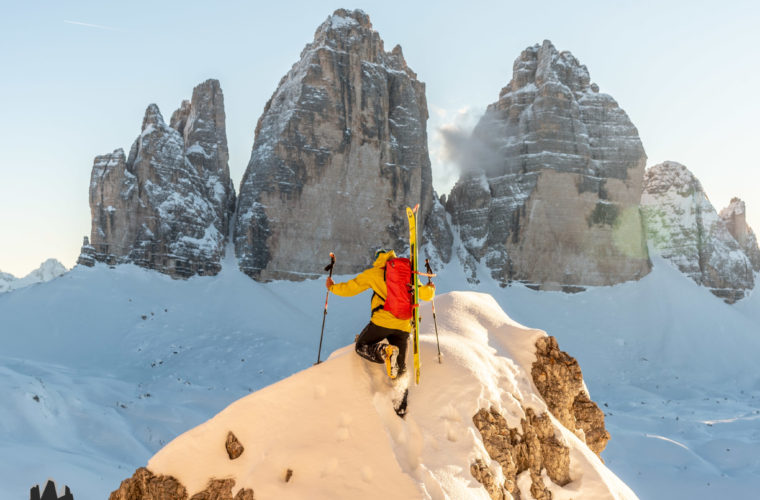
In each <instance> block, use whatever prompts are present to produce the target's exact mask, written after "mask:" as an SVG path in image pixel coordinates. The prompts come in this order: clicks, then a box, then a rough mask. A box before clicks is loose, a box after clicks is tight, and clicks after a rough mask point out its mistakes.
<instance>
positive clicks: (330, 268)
mask: <svg viewBox="0 0 760 500" xmlns="http://www.w3.org/2000/svg"><path fill="white" fill-rule="evenodd" d="M334 266H335V254H334V253H332V252H330V263H329V264H327V265H326V266H325V271H330V278H332V272H333V267H334ZM329 298H330V290H327V295H325V311H324V313H323V314H322V331H321V332H320V333H319V351H318V352H317V362H316V363H314V364H315V365H318V364H319V363H321V361H320V359H319V358H320V357H321V356H322V336H323V335H324V334H325V320H326V319H327V300H328V299H329Z"/></svg>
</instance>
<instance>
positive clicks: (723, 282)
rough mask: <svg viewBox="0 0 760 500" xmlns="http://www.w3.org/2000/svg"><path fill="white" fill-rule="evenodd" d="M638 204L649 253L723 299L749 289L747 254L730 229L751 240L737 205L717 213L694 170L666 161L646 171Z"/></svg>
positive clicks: (750, 269)
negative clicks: (723, 216)
mask: <svg viewBox="0 0 760 500" xmlns="http://www.w3.org/2000/svg"><path fill="white" fill-rule="evenodd" d="M641 205H642V210H643V212H644V216H645V221H646V230H647V238H648V240H649V247H650V251H651V252H652V253H653V254H657V255H661V256H662V257H664V258H666V259H668V260H670V261H671V262H673V264H675V265H676V267H678V269H679V270H680V271H681V272H683V273H684V274H686V275H687V276H689V277H690V278H691V279H693V280H694V281H695V282H696V283H698V284H700V285H702V286H705V287H707V288H709V289H710V291H711V292H712V293H713V294H715V295H716V296H718V297H720V298H722V299H724V300H725V301H726V302H728V303H733V302H736V301H737V300H739V299H741V298H743V297H744V295H745V293H746V291H747V290H750V289H752V288H753V287H754V272H753V265H752V262H751V260H750V257H748V256H747V254H746V253H745V251H744V249H743V248H742V245H740V243H739V241H737V240H736V239H735V238H734V236H733V235H732V233H731V231H730V230H729V227H732V228H733V230H734V231H735V232H736V234H737V235H739V236H740V237H741V236H742V235H744V238H743V239H744V241H745V243H748V242H749V241H750V239H751V237H750V232H749V231H751V230H748V228H746V221H744V220H743V217H740V216H739V214H738V212H737V211H738V209H739V205H738V204H736V205H735V206H734V207H733V209H731V207H729V209H728V210H727V211H726V212H725V219H724V218H721V217H719V216H718V213H717V212H716V211H715V208H714V207H713V205H712V203H710V200H709V199H708V198H707V195H706V194H705V192H704V190H703V189H702V184H701V183H700V182H699V180H697V178H696V177H695V176H694V174H692V173H691V172H690V171H689V170H688V169H687V168H686V167H685V166H684V165H681V164H680V163H676V162H672V161H668V162H664V163H660V164H659V165H655V166H653V167H651V168H649V169H648V170H647V172H646V175H645V178H644V194H643V195H642V197H641ZM732 214H733V215H732Z"/></svg>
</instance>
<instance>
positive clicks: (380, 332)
mask: <svg viewBox="0 0 760 500" xmlns="http://www.w3.org/2000/svg"><path fill="white" fill-rule="evenodd" d="M385 339H388V343H389V344H391V345H395V346H396V347H398V360H397V361H398V372H399V374H401V373H403V372H404V370H406V351H407V348H408V346H409V333H408V332H405V331H402V330H394V329H392V328H385V327H383V326H377V325H376V324H374V323H372V322H370V323H369V324H368V325H367V326H365V327H364V330H362V333H360V334H359V337H358V338H357V339H356V353H357V354H358V355H359V356H361V357H362V358H364V359H368V360H370V361H372V362H374V363H385V359H384V358H383V354H382V351H383V349H384V348H385V346H384V345H383V344H381V343H380V342H382V341H383V340H385Z"/></svg>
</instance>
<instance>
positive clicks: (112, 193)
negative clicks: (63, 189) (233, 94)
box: [79, 80, 235, 277]
mask: <svg viewBox="0 0 760 500" xmlns="http://www.w3.org/2000/svg"><path fill="white" fill-rule="evenodd" d="M227 160H228V151H227V136H226V131H225V115H224V97H223V95H222V89H221V87H220V85H219V82H218V81H217V80H207V81H205V82H203V83H201V84H200V85H198V86H197V87H195V89H193V96H192V99H191V100H190V101H184V102H183V103H182V106H181V107H180V109H178V110H177V111H176V112H175V113H174V114H173V115H172V118H171V123H170V124H166V122H165V121H164V118H163V116H162V115H161V112H160V111H159V109H158V106H156V105H155V104H151V105H150V106H148V108H147V109H146V111H145V117H144V119H143V124H142V132H141V133H140V136H139V137H138V138H137V139H136V140H135V142H134V144H133V145H132V148H131V149H130V151H129V156H125V154H124V151H123V150H122V149H117V150H115V151H114V152H113V153H111V154H107V155H102V156H98V157H96V158H95V162H94V165H93V168H92V176H91V181H90V210H91V212H92V231H91V235H90V238H89V240H85V244H84V245H83V247H82V255H81V256H80V259H79V263H81V264H85V265H92V264H93V263H94V262H95V261H101V262H107V263H109V264H115V263H123V262H132V263H135V264H137V265H140V266H143V267H147V268H150V269H156V270H159V271H161V272H163V273H167V274H170V275H172V276H175V277H188V276H192V275H194V274H216V273H217V272H218V271H219V269H220V268H221V267H220V264H219V261H220V258H221V256H222V254H223V251H224V242H225V241H226V238H227V234H228V230H229V224H230V220H231V217H232V214H233V211H234V208H235V192H234V186H233V185H232V181H231V180H230V174H229V167H228V165H227Z"/></svg>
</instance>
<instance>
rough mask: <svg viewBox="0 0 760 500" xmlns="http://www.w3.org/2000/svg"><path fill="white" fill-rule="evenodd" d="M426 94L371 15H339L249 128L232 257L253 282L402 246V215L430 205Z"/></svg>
mask: <svg viewBox="0 0 760 500" xmlns="http://www.w3.org/2000/svg"><path fill="white" fill-rule="evenodd" d="M427 118H428V111H427V102H426V99H425V85H424V84H423V83H422V82H420V81H419V80H418V79H417V75H416V74H415V73H414V72H413V71H412V70H411V69H410V68H409V66H407V64H406V61H405V60H404V56H403V54H402V52H401V47H399V46H396V47H395V48H394V49H393V50H392V51H391V52H386V51H385V48H384V45H383V41H382V39H381V38H380V35H379V34H378V33H377V32H376V31H374V30H373V28H372V24H371V23H370V20H369V16H367V14H365V13H364V12H362V11H360V10H355V11H348V10H344V9H340V10H336V11H335V13H334V14H333V15H331V16H329V17H328V18H327V20H326V21H325V22H324V23H322V25H320V26H319V28H318V29H317V31H316V33H315V35H314V41H313V42H312V43H310V44H308V45H307V46H306V48H305V49H304V50H303V52H302V53H301V59H300V60H299V61H298V62H297V63H295V64H294V65H293V67H292V69H291V70H290V71H289V72H288V73H287V74H286V75H285V76H284V77H283V78H282V80H281V81H280V84H279V86H278V88H277V89H276V90H275V92H274V94H273V95H272V97H271V99H270V100H269V102H267V104H266V107H265V108H264V113H263V114H262V116H261V118H260V119H259V122H258V125H257V127H256V137H255V140H254V144H253V152H252V154H251V159H250V162H249V164H248V168H247V169H246V171H245V174H244V176H243V180H242V183H241V186H240V197H239V204H238V213H237V222H236V226H235V251H236V255H237V257H238V258H239V260H240V268H241V269H242V270H243V271H244V272H245V273H246V274H248V275H249V276H251V277H254V278H256V279H260V280H268V279H282V278H284V279H296V280H298V279H304V278H308V277H315V276H318V275H321V273H322V268H323V267H324V265H325V262H324V261H325V258H326V256H327V255H328V254H329V252H331V251H333V252H335V253H336V254H337V255H338V256H340V258H339V259H338V261H337V264H336V272H337V273H349V272H356V271H359V270H360V269H362V268H364V267H365V266H366V265H367V263H368V261H369V259H370V256H371V253H372V252H373V251H374V249H376V248H378V247H389V248H394V249H396V250H397V251H402V250H403V249H404V248H405V246H406V241H407V234H408V231H407V228H406V218H405V215H404V207H405V206H407V205H408V206H414V204H416V203H420V204H421V217H420V220H421V221H424V220H425V219H426V217H427V214H428V213H429V212H430V211H431V209H432V205H433V187H432V173H431V170H430V159H429V157H428V149H427V132H426V122H427Z"/></svg>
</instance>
